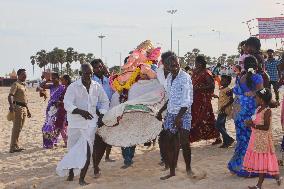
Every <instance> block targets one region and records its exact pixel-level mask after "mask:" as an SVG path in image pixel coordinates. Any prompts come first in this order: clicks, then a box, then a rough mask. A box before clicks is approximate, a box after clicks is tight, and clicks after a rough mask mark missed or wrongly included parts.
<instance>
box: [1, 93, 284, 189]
mask: <svg viewBox="0 0 284 189" xmlns="http://www.w3.org/2000/svg"><path fill="white" fill-rule="evenodd" d="M8 92H9V88H0V103H1V106H0V133H1V135H0V188H18V189H31V188H43V189H45V188H52V189H57V188H58V189H73V188H86V189H91V188H99V189H122V188H131V189H144V188H149V189H158V188H159V189H170V188H174V189H177V188H179V189H183V188H184V189H188V188H190V189H245V188H247V186H248V185H251V186H252V185H255V184H256V182H257V179H256V178H251V179H246V178H239V177H237V176H234V175H232V174H230V172H229V171H228V169H227V168H226V166H227V163H228V161H229V159H230V158H231V156H232V154H233V151H234V148H233V147H232V148H229V149H220V148H218V146H211V142H212V141H202V142H198V143H194V144H193V145H192V167H193V170H194V171H195V172H196V174H197V177H198V178H189V177H187V176H186V174H185V165H184V161H183V157H182V153H180V157H179V162H178V168H177V176H175V177H173V178H171V179H169V180H166V181H161V180H160V179H159V178H160V177H161V176H164V175H166V174H167V173H168V172H167V171H162V167H160V166H159V165H158V163H159V162H160V154H159V148H158V144H156V146H155V147H150V148H147V147H144V146H139V147H137V148H136V149H137V150H136V153H135V157H134V164H133V167H130V168H128V169H126V170H123V169H120V167H121V166H122V165H123V160H122V156H121V150H120V148H118V147H113V150H112V153H111V157H112V158H114V159H116V162H114V163H107V162H104V159H103V160H102V162H101V164H100V168H101V170H102V175H101V177H100V178H99V179H94V178H93V168H92V164H91V165H90V167H89V171H88V174H87V176H86V181H87V182H89V183H91V184H90V185H88V186H86V187H80V186H79V184H78V178H77V177H76V179H75V181H73V182H67V181H65V180H66V178H62V177H59V176H57V175H56V173H55V168H56V165H57V163H58V162H59V161H60V160H61V158H62V157H63V155H64V154H65V153H66V149H64V148H62V146H63V143H61V144H60V145H59V146H58V147H57V148H55V149H52V150H45V149H43V148H42V134H41V127H42V125H43V122H44V115H45V108H46V105H47V102H44V101H43V99H42V98H39V95H38V93H36V92H35V89H34V88H32V89H29V93H28V95H29V96H28V98H29V107H30V110H31V113H32V118H30V119H28V120H27V121H26V123H25V126H24V128H23V130H22V132H21V135H20V146H21V147H23V148H25V149H26V150H25V151H23V152H21V153H13V154H10V153H9V152H8V151H9V144H10V137H11V129H12V123H11V122H8V121H7V119H6V115H7V112H8V102H7V96H8ZM282 96H283V95H282ZM213 104H214V109H215V110H216V105H217V100H214V101H213ZM272 126H273V132H274V139H275V146H276V149H277V154H278V157H280V141H281V139H282V134H281V124H280V108H277V109H274V110H273V124H272ZM227 129H228V130H229V132H230V134H231V135H232V136H234V137H235V129H234V124H233V122H232V120H230V121H228V122H227ZM280 169H281V173H282V175H284V167H280ZM202 177H203V178H202ZM263 188H266V189H274V188H275V189H277V188H284V185H282V186H281V187H278V186H277V185H276V182H275V180H272V179H267V180H265V181H264V185H263Z"/></svg>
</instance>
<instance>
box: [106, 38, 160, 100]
mask: <svg viewBox="0 0 284 189" xmlns="http://www.w3.org/2000/svg"><path fill="white" fill-rule="evenodd" d="M160 54H161V48H160V47H158V48H154V47H153V45H152V42H151V41H150V40H146V41H144V42H142V43H141V44H140V45H138V46H137V48H136V49H135V50H134V51H132V53H131V54H130V56H129V58H128V60H127V63H126V64H125V65H124V66H123V67H122V72H121V73H120V74H119V75H116V76H114V77H112V79H110V84H111V86H112V88H113V89H114V90H115V91H117V92H118V93H119V94H120V95H123V94H122V93H125V91H128V90H129V89H130V88H131V86H132V85H133V84H134V83H135V82H137V80H138V79H139V78H140V76H142V75H147V76H148V78H150V79H153V77H154V78H156V73H155V71H154V70H153V69H152V68H155V67H157V65H156V63H157V62H158V58H159V57H160Z"/></svg>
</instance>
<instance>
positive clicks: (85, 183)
mask: <svg viewBox="0 0 284 189" xmlns="http://www.w3.org/2000/svg"><path fill="white" fill-rule="evenodd" d="M79 184H80V185H81V186H86V185H88V184H90V183H87V182H86V181H85V180H84V179H79Z"/></svg>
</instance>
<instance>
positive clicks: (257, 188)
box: [248, 186, 261, 189]
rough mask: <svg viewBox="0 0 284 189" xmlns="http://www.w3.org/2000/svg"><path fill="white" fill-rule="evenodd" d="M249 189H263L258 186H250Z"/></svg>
mask: <svg viewBox="0 0 284 189" xmlns="http://www.w3.org/2000/svg"><path fill="white" fill-rule="evenodd" d="M248 188H249V189H261V188H260V187H258V186H248Z"/></svg>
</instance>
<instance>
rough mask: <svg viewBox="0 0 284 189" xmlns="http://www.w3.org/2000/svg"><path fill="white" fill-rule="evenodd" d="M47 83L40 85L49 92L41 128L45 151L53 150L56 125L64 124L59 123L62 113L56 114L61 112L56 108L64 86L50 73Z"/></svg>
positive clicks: (55, 75)
mask: <svg viewBox="0 0 284 189" xmlns="http://www.w3.org/2000/svg"><path fill="white" fill-rule="evenodd" d="M49 82H50V81H49V80H47V81H45V82H43V83H41V84H40V87H41V88H43V89H49V90H50V99H49V101H48V105H47V108H46V118H45V122H44V125H43V127H42V134H43V147H44V148H47V149H50V148H53V146H55V145H56V143H57V138H58V134H57V132H56V128H58V127H59V126H58V124H64V121H59V120H60V119H62V117H60V116H62V113H58V110H60V111H61V108H58V106H60V105H59V104H60V98H62V94H63V93H64V91H65V87H64V85H61V84H60V79H59V74H58V73H52V75H51V83H49ZM56 125H57V126H56Z"/></svg>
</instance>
